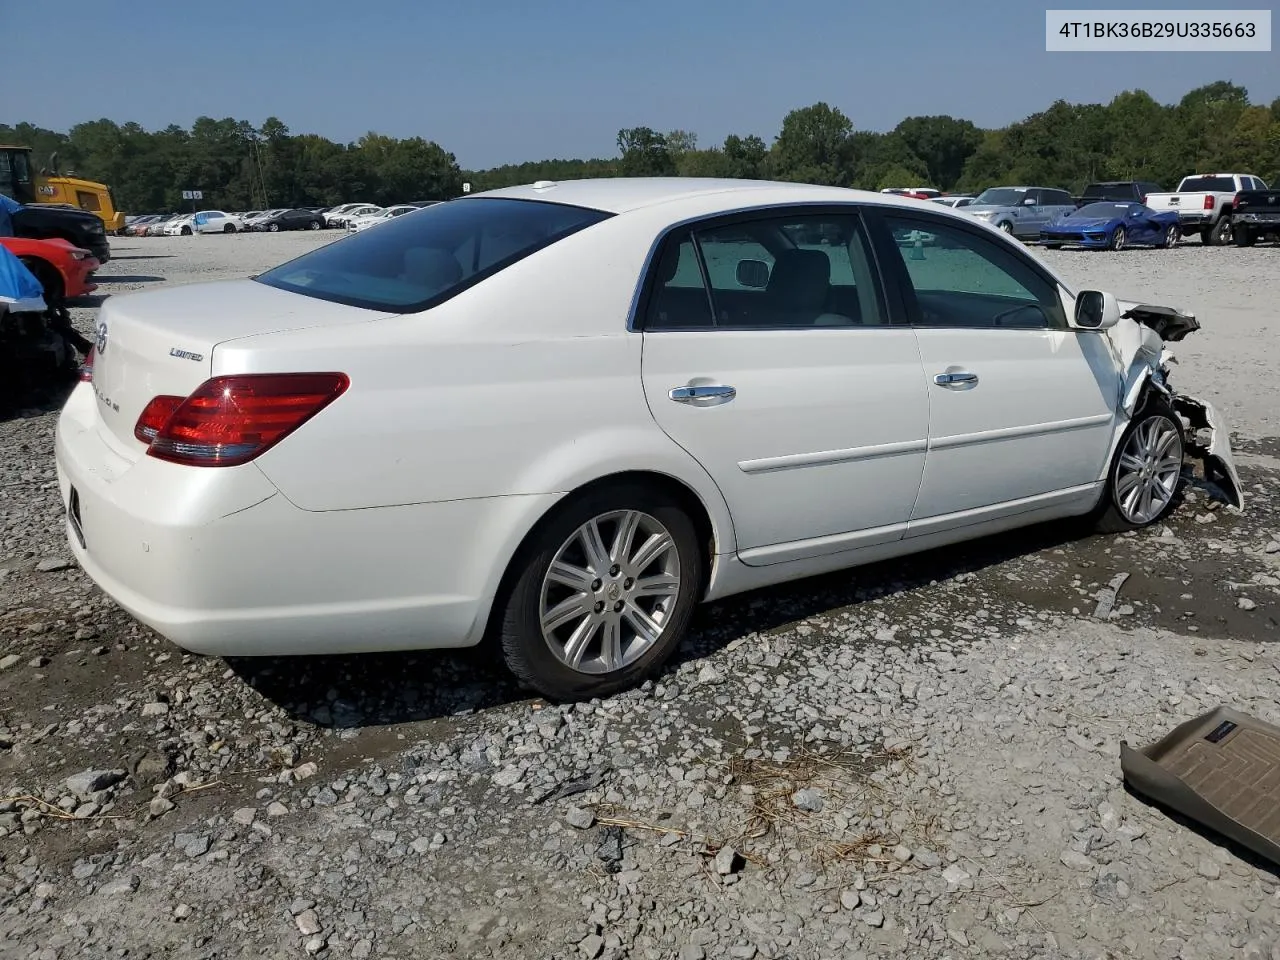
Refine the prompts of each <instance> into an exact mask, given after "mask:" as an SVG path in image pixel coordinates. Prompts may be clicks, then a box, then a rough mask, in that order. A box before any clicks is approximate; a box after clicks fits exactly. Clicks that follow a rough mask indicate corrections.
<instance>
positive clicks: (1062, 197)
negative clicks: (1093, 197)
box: [1040, 190, 1072, 207]
mask: <svg viewBox="0 0 1280 960" xmlns="http://www.w3.org/2000/svg"><path fill="white" fill-rule="evenodd" d="M1040 196H1041V200H1040V203H1041V204H1042V205H1043V206H1047V207H1069V206H1072V203H1071V194H1069V193H1067V191H1065V190H1041V191H1040Z"/></svg>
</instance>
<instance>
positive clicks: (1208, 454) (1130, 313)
mask: <svg viewBox="0 0 1280 960" xmlns="http://www.w3.org/2000/svg"><path fill="white" fill-rule="evenodd" d="M1120 307H1121V310H1122V312H1121V314H1120V322H1119V323H1118V324H1116V326H1115V327H1113V328H1112V329H1111V330H1109V331H1108V333H1109V334H1111V340H1112V342H1113V343H1114V344H1115V345H1116V348H1117V350H1118V351H1119V359H1120V361H1121V363H1122V364H1124V369H1125V370H1126V375H1125V385H1124V398H1123V406H1124V412H1125V415H1126V416H1127V417H1133V416H1134V414H1135V413H1136V412H1137V411H1139V410H1140V409H1141V408H1142V407H1143V406H1144V405H1145V404H1147V403H1149V402H1151V401H1152V399H1153V398H1156V397H1162V398H1163V399H1164V400H1165V402H1167V403H1168V404H1169V405H1170V406H1171V407H1173V409H1174V411H1175V412H1176V413H1177V414H1178V415H1179V416H1180V417H1182V418H1183V419H1184V420H1185V421H1186V424H1187V427H1188V429H1187V434H1186V439H1187V452H1188V453H1190V454H1191V455H1192V456H1193V457H1195V458H1197V459H1198V460H1200V462H1201V463H1202V464H1203V466H1204V478H1205V480H1206V481H1207V482H1209V483H1211V484H1213V485H1214V486H1216V487H1217V488H1218V489H1219V490H1221V491H1222V494H1223V497H1224V498H1225V499H1226V501H1227V502H1228V503H1230V504H1231V505H1233V506H1235V507H1236V508H1238V509H1243V508H1244V489H1243V487H1242V485H1241V483H1240V475H1239V473H1238V472H1237V471H1236V465H1235V459H1234V457H1233V456H1232V453H1231V436H1230V430H1229V428H1228V426H1227V423H1226V421H1225V420H1224V419H1223V418H1222V415H1221V414H1220V413H1218V411H1217V410H1216V409H1215V408H1214V406H1213V404H1211V403H1209V402H1208V401H1207V400H1201V399H1200V398H1198V397H1191V396H1187V395H1186V394H1182V393H1178V392H1177V391H1176V390H1174V389H1173V387H1172V385H1171V384H1170V382H1169V366H1170V364H1172V363H1176V362H1177V360H1176V358H1175V357H1174V355H1173V353H1172V352H1171V351H1170V350H1169V348H1168V346H1167V345H1168V344H1169V343H1177V342H1178V341H1180V340H1182V339H1184V338H1185V337H1187V336H1188V335H1189V334H1192V333H1195V332H1196V331H1197V330H1199V329H1200V322H1199V321H1198V320H1197V319H1196V317H1195V314H1192V313H1187V312H1185V311H1182V310H1178V309H1176V308H1174V307H1164V306H1155V305H1152V304H1144V303H1122V304H1121V305H1120ZM1126 321H1127V322H1126Z"/></svg>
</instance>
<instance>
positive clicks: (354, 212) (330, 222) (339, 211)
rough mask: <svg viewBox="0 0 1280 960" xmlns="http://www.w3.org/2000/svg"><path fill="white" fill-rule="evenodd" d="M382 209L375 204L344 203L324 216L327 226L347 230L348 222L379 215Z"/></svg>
mask: <svg viewBox="0 0 1280 960" xmlns="http://www.w3.org/2000/svg"><path fill="white" fill-rule="evenodd" d="M381 209H382V208H381V207H379V206H378V205H376V204H373V203H344V204H343V205H342V206H340V207H335V208H334V209H332V210H330V211H329V212H328V213H326V214H325V215H324V222H325V225H326V226H330V227H337V228H341V229H344V230H345V229H346V226H347V221H348V220H350V219H352V218H353V217H363V216H367V215H369V214H371V213H377V212H378V211H379V210H381Z"/></svg>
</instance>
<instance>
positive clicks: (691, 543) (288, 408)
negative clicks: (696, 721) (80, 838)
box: [57, 179, 1241, 699]
mask: <svg viewBox="0 0 1280 960" xmlns="http://www.w3.org/2000/svg"><path fill="white" fill-rule="evenodd" d="M924 236H927V237H930V238H931V241H930V243H928V244H927V245H926V244H924V243H923V242H921V240H920V238H921V237H924ZM1198 326H1199V324H1198V323H1197V321H1196V320H1195V318H1194V317H1192V316H1190V315H1189V314H1184V313H1180V312H1178V311H1177V310H1172V309H1169V308H1162V307H1148V306H1141V305H1137V304H1120V303H1118V302H1117V301H1116V299H1115V298H1114V297H1113V296H1111V295H1109V294H1106V293H1102V292H1099V291H1083V292H1078V293H1077V292H1073V291H1072V290H1070V289H1069V288H1068V286H1067V285H1066V283H1065V282H1064V281H1062V280H1061V279H1060V278H1059V277H1057V276H1055V275H1054V274H1053V273H1052V272H1051V271H1050V270H1049V269H1047V268H1046V266H1045V265H1044V263H1043V262H1041V261H1040V260H1039V259H1038V258H1036V257H1035V256H1033V255H1031V254H1030V253H1028V252H1027V251H1025V250H1024V249H1023V248H1022V247H1021V246H1020V245H1019V244H1018V243H1017V242H1016V241H1014V240H1012V239H1011V238H1009V237H1005V236H1003V235H1001V234H1000V233H999V232H998V231H996V230H994V229H992V228H991V227H989V226H987V225H985V224H982V223H980V222H978V221H976V220H975V219H974V218H973V217H969V216H966V215H964V214H962V213H954V212H951V211H949V210H945V209H942V208H940V207H939V206H938V205H936V204H921V203H920V202H919V201H918V200H911V199H901V198H897V197H893V196H890V195H885V194H876V193H863V192H858V191H852V190H843V189H836V188H826V187H813V186H805V185H800V184H784V183H767V182H753V181H731V180H721V181H711V180H696V179H651V180H643V179H639V180H627V179H619V180H595V181H576V182H565V183H548V182H540V183H537V184H534V185H532V186H525V187H515V188H511V189H504V190H497V191H493V192H489V193H485V194H479V195H473V196H469V197H465V198H463V199H459V200H455V201H452V202H449V203H441V204H437V205H434V206H430V207H427V208H425V209H422V210H418V211H415V212H413V213H409V214H406V215H405V216H403V217H398V218H395V219H394V220H391V221H390V222H388V223H386V224H384V225H382V226H380V227H379V228H378V229H377V230H370V231H368V232H364V233H360V234H357V235H353V236H350V237H348V238H345V239H342V240H340V241H338V242H336V243H332V244H330V245H328V246H325V247H322V248H320V249H317V250H314V251H312V252H309V253H307V254H305V255H303V256H301V257H299V258H298V259H296V260H293V261H291V262H289V263H286V264H284V265H282V266H279V267H276V268H275V269H272V270H269V271H267V272H266V273H263V274H261V275H259V276H257V277H253V278H251V279H245V280H233V281H226V282H219V283H208V284H199V285H192V286H183V287H175V288H170V289H162V290H156V291H152V292H146V293H140V294H135V295H130V296H124V297H112V298H111V299H109V300H108V301H107V302H106V303H105V304H104V305H103V307H102V311H101V314H100V323H99V325H98V328H97V340H96V346H95V349H94V352H93V354H91V358H90V359H91V363H87V364H86V368H85V370H84V372H83V374H82V380H83V382H82V383H81V384H80V385H79V386H78V388H77V389H76V390H75V391H74V393H73V394H72V395H71V397H70V399H69V400H68V401H67V404H66V407H65V409H64V410H63V411H62V414H61V419H60V420H59V424H58V432H57V462H58V478H59V487H60V489H61V494H62V498H63V503H64V505H65V506H66V510H67V531H68V537H69V541H70V544H71V548H72V550H73V551H74V553H75V556H76V558H77V559H78V561H79V562H80V564H81V565H82V566H83V567H84V569H85V570H86V571H88V573H89V575H90V576H91V577H92V578H93V579H94V580H95V581H96V582H97V583H98V584H99V585H100V586H101V587H102V589H103V590H105V591H106V592H107V593H108V594H109V595H110V596H112V597H113V598H114V599H115V600H117V601H118V602H119V603H120V604H121V605H122V606H123V607H125V608H126V609H127V610H129V611H130V612H131V613H132V614H133V615H134V616H136V617H137V618H138V619H139V620H141V621H143V622H144V623H146V624H148V625H149V626H151V627H153V628H154V629H155V630H157V631H158V632H159V633H161V634H163V635H164V636H166V637H168V638H170V639H171V640H172V641H173V642H174V643H176V644H178V645H179V646H181V647H183V648H185V649H187V650H191V651H196V652H200V653H206V654H215V655H223V656H232V655H234V656H247V655H264V654H273V655H278V654H320V653H339V652H343V653H346V652H356V651H385V650H393V649H406V648H427V647H460V646H467V645H471V644H477V643H480V642H481V641H488V640H491V641H493V642H494V643H495V644H496V648H498V649H500V650H501V652H502V654H503V655H504V656H505V659H506V662H507V663H508V664H509V666H510V668H511V669H512V670H513V671H514V672H515V673H516V674H517V675H518V676H519V677H520V678H521V679H522V680H524V681H525V682H527V683H528V684H529V685H531V686H532V687H533V688H535V689H536V690H538V691H540V692H541V693H542V694H544V695H545V696H548V697H551V698H555V699H574V698H582V697H591V696H599V695H605V694H608V693H610V692H611V691H616V690H619V689H621V688H624V687H627V686H629V685H632V684H635V683H638V682H640V681H641V680H642V679H643V678H644V677H645V676H646V675H648V674H650V673H652V672H653V671H654V669H655V668H657V667H658V666H659V665H660V664H662V663H663V661H664V660H665V659H666V658H667V657H668V656H669V655H670V654H671V653H672V651H673V650H674V649H675V647H676V646H677V645H678V644H679V643H680V640H681V637H682V636H683V635H684V634H685V632H686V631H687V629H688V625H689V622H690V617H691V614H692V612H693V609H694V607H695V605H696V604H697V603H698V602H700V601H703V600H709V599H714V598H719V597H724V596H727V595H730V594H734V593H738V592H741V591H745V590H750V589H753V588H756V587H760V586H763V585H766V584H772V583H777V582H779V581H784V580H791V579H794V578H798V577H806V576H810V575H813V574H819V573H822V572H824V571H829V570H833V569H836V568H841V567H849V566H853V565H857V564H862V563H866V562H869V561H875V560H881V559H884V558H886V557H890V556H894V555H898V554H905V553H909V552H911V551H918V550H925V549H929V548H932V547H937V546H940V545H943V544H950V543H954V542H956V541H961V540H965V539H968V538H972V537H978V536H982V535H984V534H989V533H992V532H994V531H999V530H1007V529H1009V528H1012V527H1017V526H1021V525H1024V524H1030V523H1035V522H1039V521H1044V520H1049V519H1052V518H1057V517H1066V516H1072V515H1078V516H1082V517H1085V518H1088V519H1092V520H1094V521H1096V522H1097V523H1099V524H1101V525H1102V527H1103V528H1104V529H1111V530H1115V529H1131V528H1137V527H1141V526H1144V525H1147V524H1150V523H1153V522H1155V521H1157V520H1159V519H1160V518H1161V517H1162V516H1163V515H1164V514H1165V513H1166V511H1168V510H1169V509H1170V508H1171V506H1172V505H1173V503H1174V500H1175V491H1176V487H1177V485H1178V481H1179V476H1180V473H1181V471H1182V469H1183V457H1184V447H1185V449H1186V450H1187V451H1188V452H1191V453H1195V454H1197V455H1198V456H1199V457H1200V458H1201V459H1202V460H1203V461H1204V464H1205V470H1206V473H1207V474H1208V475H1209V476H1210V478H1211V479H1214V480H1216V481H1217V482H1218V483H1219V484H1220V485H1221V487H1222V488H1223V490H1224V491H1225V493H1226V496H1227V497H1228V499H1230V500H1232V501H1233V502H1235V503H1237V504H1239V503H1240V496H1241V495H1240V488H1239V482H1238V479H1237V478H1236V474H1235V468H1234V466H1233V465H1232V462H1231V452H1230V449H1229V448H1228V446H1227V439H1226V438H1227V432H1226V428H1225V426H1224V425H1223V424H1222V423H1221V421H1220V420H1219V419H1218V418H1217V415H1216V413H1215V412H1214V411H1213V409H1212V408H1211V407H1209V406H1208V405H1207V404H1204V403H1202V402H1201V401H1197V400H1194V399H1192V398H1189V397H1184V396H1181V395H1179V394H1177V393H1175V392H1174V391H1173V390H1172V388H1171V387H1170V385H1169V383H1168V379H1167V374H1168V367H1167V366H1166V359H1167V357H1166V355H1165V353H1164V351H1165V344H1164V341H1172V340H1180V339H1181V338H1182V337H1183V336H1185V335H1186V334H1187V333H1189V332H1191V331H1193V330H1196V329H1198ZM1184 420H1185V423H1184Z"/></svg>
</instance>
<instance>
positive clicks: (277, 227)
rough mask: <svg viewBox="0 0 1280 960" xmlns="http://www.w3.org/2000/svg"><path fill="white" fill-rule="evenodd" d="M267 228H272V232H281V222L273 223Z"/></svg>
mask: <svg viewBox="0 0 1280 960" xmlns="http://www.w3.org/2000/svg"><path fill="white" fill-rule="evenodd" d="M267 229H268V230H270V231H271V232H272V233H279V232H280V224H278V223H273V224H271V225H270V226H268V227H267Z"/></svg>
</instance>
